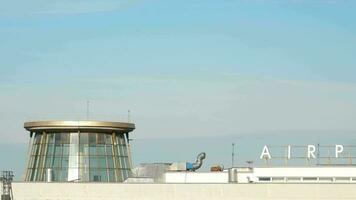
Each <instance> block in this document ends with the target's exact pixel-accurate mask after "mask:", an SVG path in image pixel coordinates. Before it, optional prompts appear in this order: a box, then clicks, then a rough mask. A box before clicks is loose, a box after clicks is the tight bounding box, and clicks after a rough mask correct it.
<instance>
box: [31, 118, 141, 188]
mask: <svg viewBox="0 0 356 200" xmlns="http://www.w3.org/2000/svg"><path fill="white" fill-rule="evenodd" d="M24 127H25V129H26V130H28V131H29V132H30V147H29V152H28V161H27V167H26V174H25V181H27V182H41V181H46V182H123V181H124V180H126V179H127V178H128V177H129V175H130V173H131V168H132V163H131V155H130V147H129V132H131V131H133V130H134V129H135V124H133V123H123V122H103V121H35V122H26V123H25V124H24Z"/></svg>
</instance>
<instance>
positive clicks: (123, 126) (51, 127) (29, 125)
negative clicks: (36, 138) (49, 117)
mask: <svg viewBox="0 0 356 200" xmlns="http://www.w3.org/2000/svg"><path fill="white" fill-rule="evenodd" d="M24 128H25V129H26V130H28V131H40V130H42V131H45V130H47V131H65V132H67V131H73V130H74V131H78V130H83V131H98V132H113V131H118V132H131V131H133V130H134V129H135V124H133V123H127V122H108V121H31V122H25V124H24Z"/></svg>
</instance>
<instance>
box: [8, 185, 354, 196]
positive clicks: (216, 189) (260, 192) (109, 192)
mask: <svg viewBox="0 0 356 200" xmlns="http://www.w3.org/2000/svg"><path fill="white" fill-rule="evenodd" d="M355 188H356V184H95V183H18V182H17V183H13V193H14V199H15V200H42V199H43V200H45V199H46V200H81V199H83V200H84V199H85V200H98V199H100V200H107V199H120V200H146V199H147V200H148V199H149V200H178V199H179V200H191V199H193V198H198V199H204V200H211V199H216V200H222V199H224V200H229V199H235V200H236V199H254V200H255V199H274V200H277V199H278V200H282V199H283V200H285V199H293V200H295V199H303V200H308V199H330V200H331V199H333V200H335V199H356V189H355Z"/></svg>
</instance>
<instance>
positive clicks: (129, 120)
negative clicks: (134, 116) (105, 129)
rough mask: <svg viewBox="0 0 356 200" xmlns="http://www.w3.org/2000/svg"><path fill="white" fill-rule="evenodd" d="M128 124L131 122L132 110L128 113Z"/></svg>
mask: <svg viewBox="0 0 356 200" xmlns="http://www.w3.org/2000/svg"><path fill="white" fill-rule="evenodd" d="M127 122H129V123H130V122H131V113H130V110H128V111H127Z"/></svg>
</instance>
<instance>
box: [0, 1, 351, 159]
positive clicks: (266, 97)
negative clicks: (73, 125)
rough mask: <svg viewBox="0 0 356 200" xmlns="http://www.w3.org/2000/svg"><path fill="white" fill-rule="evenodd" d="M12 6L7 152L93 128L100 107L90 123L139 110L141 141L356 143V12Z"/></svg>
mask: <svg viewBox="0 0 356 200" xmlns="http://www.w3.org/2000/svg"><path fill="white" fill-rule="evenodd" d="M0 3H1V7H0V55H1V56H0V125H1V127H2V131H1V134H0V145H3V146H4V147H3V148H5V146H6V147H8V146H10V147H11V145H12V144H18V145H20V146H26V145H27V142H28V135H27V134H26V131H25V130H24V129H23V123H24V122H25V121H31V120H83V119H86V113H87V101H89V102H90V103H89V108H90V109H89V119H91V120H110V121H125V120H127V115H128V114H127V112H128V110H130V113H131V114H130V118H131V119H132V120H133V121H134V122H135V123H136V127H137V129H136V130H135V131H134V133H133V134H132V138H133V139H134V140H135V139H136V140H138V141H142V140H147V141H152V139H154V138H160V139H163V138H166V139H167V138H168V139H171V142H172V141H174V139H175V138H183V139H182V140H185V139H188V140H189V138H205V139H206V138H221V137H226V138H229V137H235V138H238V137H247V138H248V136H252V135H259V136H261V138H270V137H272V136H273V137H275V138H279V137H280V136H283V137H284V138H285V139H284V140H278V139H276V141H277V142H280V143H281V144H285V143H286V142H287V143H288V142H289V143H292V142H293V141H290V140H288V138H289V137H295V136H296V135H298V134H300V133H303V134H304V135H308V136H310V135H312V136H314V137H315V138H321V137H323V138H326V139H323V142H325V143H333V142H334V139H335V138H334V135H335V134H339V133H342V134H344V135H346V136H345V137H348V138H351V140H347V141H355V140H354V139H355V138H356V134H355V133H356V128H355V124H356V123H355V121H356V76H355V74H356V60H355V56H354V53H355V52H356V20H355V18H356V12H354V11H355V9H356V1H353V0H235V1H234V0H221V1H210V0H205V1H200V0H194V1H184V0H180V1H173V0H172V1H161V0H152V1H148V0H147V1H145V0H123V1H120V0H115V1H114V0H100V1H99V0H86V1H81V0H76V1H73V0H62V1H56V0H53V1H45V0H32V1H31V0H27V1H24V0H12V1H8V0H0ZM276 135H278V136H276ZM328 137H329V138H330V139H328ZM306 138H308V137H306ZM225 141H226V142H225V143H224V144H226V143H229V142H230V140H228V139H226V140H225ZM268 141H271V140H268ZM313 141H316V142H317V139H315V140H313ZM306 142H308V140H307V139H306ZM143 143H144V142H143ZM172 143H174V142H172ZM208 143H209V142H208ZM251 143H253V141H252V142H251ZM257 143H258V142H257ZM209 144H210V143H209ZM217 145H222V144H221V143H219V144H217ZM222 146H224V145H222ZM222 146H219V148H220V147H222ZM225 146H228V149H229V150H230V144H227V145H225ZM226 148H227V147H226ZM257 149H260V147H258V148H257ZM229 150H228V151H229ZM21 151H24V150H21ZM21 151H17V150H16V149H14V152H21ZM185 151H186V152H188V150H185ZM141 153H142V152H141ZM195 153H198V152H194V153H191V154H189V155H191V157H193V158H194V156H195ZM18 154H20V153H18ZM143 155H145V154H143ZM184 155H187V156H188V154H184ZM163 156H167V157H168V155H163ZM138 157H139V158H140V157H141V158H142V159H141V160H136V162H137V163H139V162H140V161H143V160H144V161H150V160H149V159H148V160H147V158H150V157H149V155H148V156H147V157H143V156H142V155H140V156H138ZM145 159H146V160H145ZM155 159H156V158H155ZM228 159H229V158H228V157H226V158H225V160H228Z"/></svg>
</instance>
